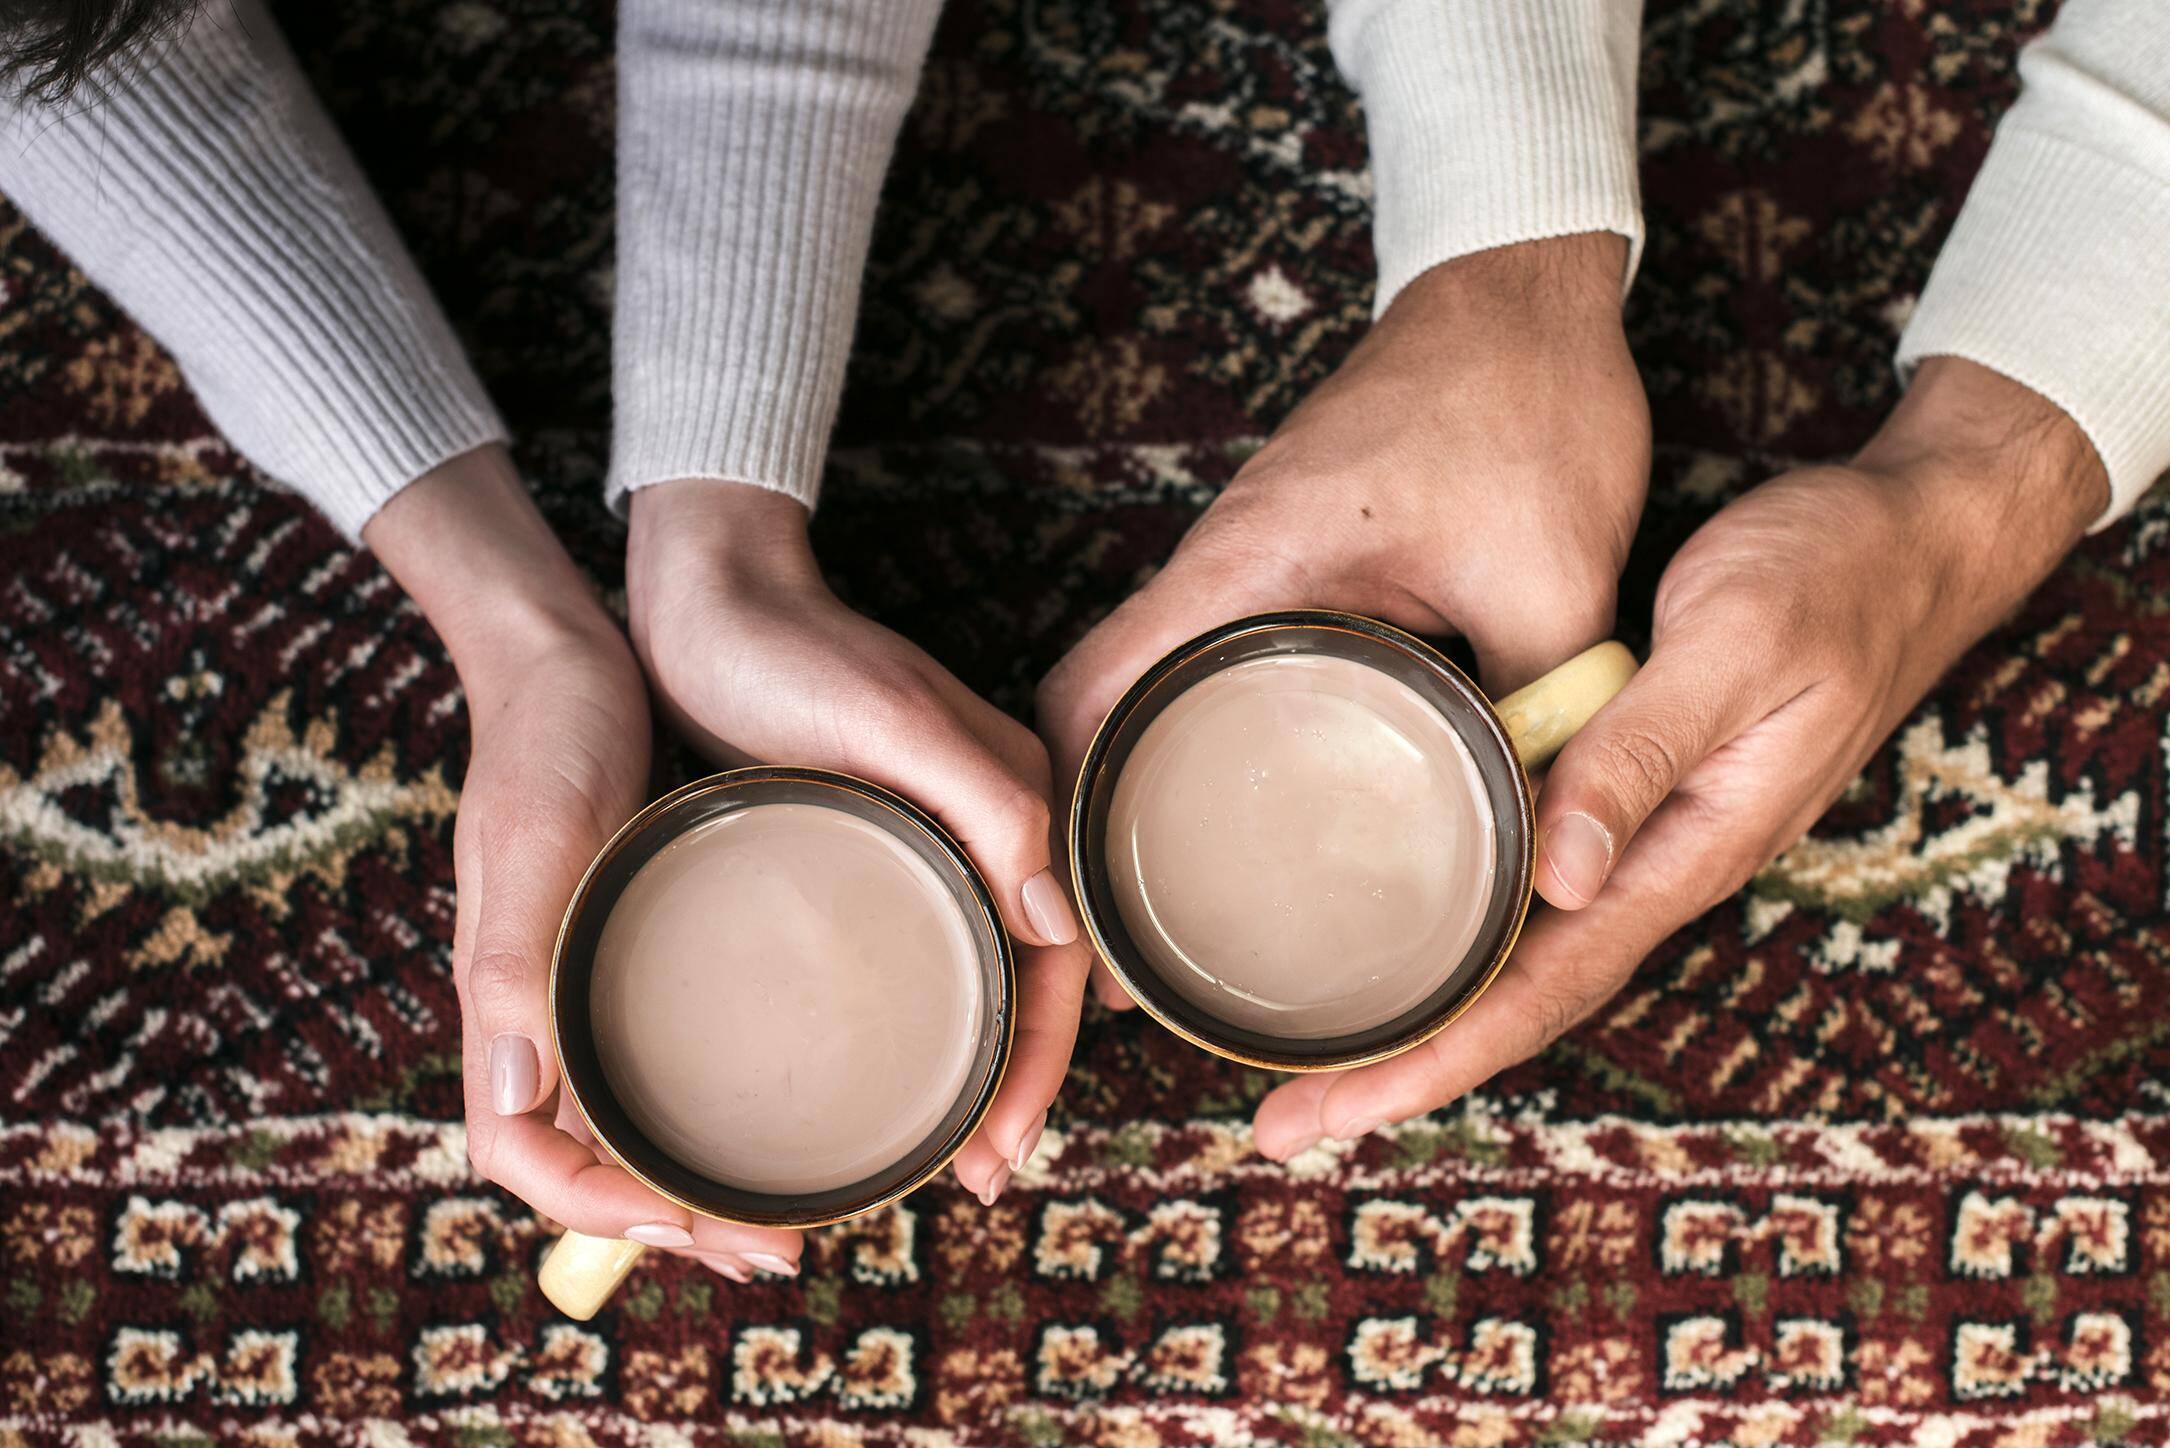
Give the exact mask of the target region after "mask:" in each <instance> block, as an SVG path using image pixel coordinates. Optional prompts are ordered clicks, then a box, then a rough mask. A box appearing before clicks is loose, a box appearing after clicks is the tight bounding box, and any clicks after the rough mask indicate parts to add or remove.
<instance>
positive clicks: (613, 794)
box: [363, 447, 799, 1282]
mask: <svg viewBox="0 0 2170 1448" xmlns="http://www.w3.org/2000/svg"><path fill="white" fill-rule="evenodd" d="M363 536H364V538H365V540H366V541H367V542H368V544H369V546H370V548H371V549H372V550H373V551H374V552H375V553H376V554H377V556H378V558H379V559H380V560H381V561H382V562H383V563H384V565H385V566H386V567H387V568H388V569H390V570H391V572H392V574H393V575H394V576H395V577H396V578H398V579H399V581H400V583H401V585H402V586H404V587H405V588H406V590H407V592H408V593H409V594H410V595H412V596H413V598H414V600H415V602H416V603H417V604H418V605H420V607H421V609H422V611H423V613H424V614H426V615H427V616H428V618H429V620H430V622H431V624H432V625H433V626H435V628H436V630H437V632H438V635H439V637H441V638H442V639H443V640H444V642H445V646H446V648H447V649H448V650H450V652H451V654H452V661H453V665H454V667H456V668H457V669H458V670H459V675H460V683H461V685H462V686H463V688H464V690H465V692H466V694H467V711H468V720H469V726H470V728H471V730H472V732H473V752H472V755H471V757H470V759H469V761H468V766H467V778H466V782H465V784H464V786H463V787H462V789H461V791H460V812H459V821H458V824H457V826H456V827H455V830H454V838H453V853H454V867H455V870H456V873H457V876H458V887H459V909H458V918H457V922H456V924H455V926H454V931H453V956H452V970H453V980H454V983H455V984H456V986H457V987H458V989H459V995H460V1016H461V1038H462V1058H463V1076H464V1082H465V1097H466V1105H467V1150H468V1156H469V1157H470V1159H471V1160H472V1161H473V1162H474V1165H475V1169H476V1170H477V1171H478V1172H480V1173H482V1175H484V1176H486V1177H488V1178H489V1179H490V1180H492V1181H494V1182H496V1183H498V1185H500V1186H502V1187H504V1188H506V1189H507V1190H509V1191H511V1192H512V1193H513V1194H514V1195H516V1196H518V1197H520V1198H521V1199H522V1200H524V1201H526V1202H527V1203H528V1204H529V1205H530V1206H532V1207H534V1208H535V1209H536V1210H537V1211H539V1212H541V1213H543V1214H544V1215H545V1216H548V1217H551V1218H554V1219H555V1220H557V1221H560V1222H563V1223H564V1224H565V1225H567V1226H569V1227H573V1228H575V1229H577V1230H579V1231H582V1232H587V1233H590V1234H592V1235H596V1236H604V1237H628V1238H631V1239H632V1240H634V1241H638V1242H643V1243H646V1244H647V1245H649V1246H652V1247H661V1248H664V1249H666V1250H670V1251H675V1252H680V1253H684V1254H686V1255H689V1256H694V1257H697V1258H699V1259H700V1260H701V1261H703V1262H705V1263H706V1264H707V1265H708V1266H710V1267H712V1268H714V1269H715V1270H716V1271H718V1272H720V1273H722V1274H723V1275H725V1276H727V1277H731V1278H734V1279H736V1280H738V1281H741V1282H744V1281H747V1280H749V1279H750V1276H751V1272H750V1268H753V1267H759V1268H762V1269H764V1270H767V1271H772V1272H781V1273H786V1274H789V1273H794V1272H796V1271H797V1270H798V1269H797V1266H796V1265H795V1264H796V1262H797V1259H798V1255H799V1239H798V1235H797V1234H796V1233H792V1232H778V1231H768V1230H763V1229H760V1228H751V1227H733V1226H725V1225H723V1224H721V1223H717V1222H712V1221H709V1220H707V1219H705V1218H699V1217H695V1216H694V1215H693V1214H692V1213H690V1212H688V1211H687V1210H686V1209H685V1208H683V1207H680V1206H678V1205H676V1204H675V1203H672V1202H669V1201H666V1200H665V1199H663V1198H662V1197H660V1196H658V1195H657V1194H655V1193H654V1192H652V1191H650V1190H649V1189H648V1188H646V1187H645V1186H642V1185H641V1184H640V1182H639V1181H637V1180H635V1179H634V1178H633V1177H632V1176H631V1175H630V1174H629V1173H627V1172H626V1171H624V1170H622V1169H621V1168H619V1167H617V1166H615V1165H612V1164H610V1163H609V1162H608V1161H605V1160H599V1159H598V1157H597V1155H596V1153H595V1151H594V1150H593V1146H592V1141H591V1139H590V1138H589V1137H588V1135H587V1132H586V1130H585V1128H584V1127H583V1125H582V1123H581V1121H580V1117H579V1114H578V1113H577V1112H576V1111H575V1110H574V1109H573V1108H572V1106H571V1104H570V1103H569V1102H568V1101H566V1100H565V1098H564V1096H563V1094H562V1093H561V1092H559V1090H558V1080H557V1061H556V1056H555V1052H554V1051H552V1049H551V1046H550V1041H551V1032H550V1002H549V982H550V957H551V951H552V949H553V946H554V943H555V941H556V939H557V932H558V923H559V921H560V920H561V919H562V918H563V917H564V914H565V906H566V903H567V901H568V900H570V899H571V897H572V893H573V889H574V887H575V886H576V885H577V884H578V883H579V881H580V877H581V875H582V874H583V873H584V872H585V871H586V869H587V867H588V862H589V860H591V859H592V858H593V857H594V855H595V852H596V851H597V850H598V849H600V848H601V847H602V845H603V843H604V842H605V841H606V840H608V839H609V838H610V836H611V834H612V833H614V832H615V831H616V830H617V828H618V826H619V825H620V824H622V823H624V822H625V820H626V819H627V818H629V817H630V816H631V815H632V814H633V812H634V811H635V810H636V809H638V808H639V807H640V805H641V804H642V803H643V801H644V800H645V798H646V794H647V788H648V752H649V724H648V702H647V691H646V689H645V688H644V687H643V685H642V683H641V677H640V671H639V670H638V669H637V668H635V667H634V664H633V657H632V654H631V652H630V651H629V650H628V649H627V648H626V643H625V639H624V636H623V635H621V634H620V633H619V631H618V629H617V627H616V625H614V624H613V623H612V622H611V620H610V618H609V617H608V616H607V615H606V614H604V612H603V610H602V608H601V607H600V606H599V605H598V604H597V603H596V602H595V599H594V597H593V595H592V594H591V592H590V590H589V588H588V585H587V582H586V580H585V579H583V578H582V577H581V576H580V574H579V572H578V570H576V569H575V568H574V567H573V563H572V560H571V559H569V558H568V557H566V555H565V552H564V550H563V549H562V548H560V547H559V545H558V542H557V539H556V538H555V537H554V536H552V534H551V532H550V529H549V526H548V525H547V524H545V523H544V522H543V520H542V516H541V515H540V514H539V513H537V512H536V511H535V508H534V505H533V504H532V503H531V502H530V501H529V499H528V497H527V494H526V492H525V491H524V490H523V489H522V488H521V486H520V482H519V479H518V477H517V476H516V475H515V473H514V471H513V468H512V463H511V461H510V459H508V458H507V457H506V456H505V453H504V451H503V450H502V449H500V448H495V447H491V448H483V449H479V450H477V451H475V452H471V453H467V454H465V455H463V456H462V457H459V458H456V459H454V460H453V461H452V462H450V463H447V464H445V465H444V466H443V467H440V468H438V469H437V470H436V471H434V472H432V473H430V474H429V475H428V476H426V477H424V478H422V479H421V480H419V481H417V482H416V483H414V484H413V485H412V486H410V487H408V488H407V489H405V490H404V491H403V492H401V493H400V494H399V495H398V496H397V497H395V498H393V499H392V501H391V502H390V503H388V504H387V505H386V506H385V508H384V510H383V511H382V512H380V513H379V514H378V515H377V516H376V517H375V518H374V519H372V520H371V522H370V524H369V526H368V527H367V528H366V529H365V530H364V534H363Z"/></svg>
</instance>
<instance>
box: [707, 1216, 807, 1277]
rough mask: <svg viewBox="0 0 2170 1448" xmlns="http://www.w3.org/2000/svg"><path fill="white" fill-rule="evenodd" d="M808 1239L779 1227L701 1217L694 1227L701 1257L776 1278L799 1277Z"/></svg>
mask: <svg viewBox="0 0 2170 1448" xmlns="http://www.w3.org/2000/svg"><path fill="white" fill-rule="evenodd" d="M805 1245H806V1243H805V1238H804V1236H803V1235H802V1234H800V1233H798V1232H792V1231H786V1230H784V1229H782V1228H779V1227H748V1226H742V1225H740V1224H739V1223H737V1222H718V1221H715V1220H713V1219H711V1218H708V1217H701V1218H698V1219H696V1220H695V1221H694V1223H693V1246H692V1247H691V1248H690V1249H689V1250H690V1251H691V1252H692V1253H693V1254H694V1255H696V1256H700V1257H727V1258H729V1259H731V1260H733V1261H735V1262H739V1263H741V1264H743V1265H745V1266H748V1267H751V1268H753V1269H755V1270H756V1271H760V1272H766V1273H769V1274H770V1275H772V1276H776V1277H796V1276H798V1275H799V1257H800V1254H801V1253H802V1252H803V1251H804V1250H805Z"/></svg>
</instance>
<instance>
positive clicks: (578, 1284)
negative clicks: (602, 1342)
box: [535, 1232, 648, 1322]
mask: <svg viewBox="0 0 2170 1448" xmlns="http://www.w3.org/2000/svg"><path fill="white" fill-rule="evenodd" d="M647 1250H648V1249H647V1248H646V1247H643V1246H642V1245H641V1244H640V1243H638V1242H628V1241H625V1240H623V1239H622V1238H618V1237H591V1236H589V1235H588V1234H587V1233H585V1232H567V1233H566V1234H565V1235H564V1236H562V1237H560V1238H558V1240H557V1242H556V1244H555V1245H553V1246H552V1247H551V1249H550V1255H549V1256H547V1257H545V1258H543V1264H542V1270H541V1271H539V1272H537V1273H536V1274H535V1282H536V1285H537V1286H539V1287H541V1288H542V1295H543V1296H545V1297H547V1298H549V1299H550V1305H551V1306H552V1307H555V1308H556V1309H557V1310H558V1311H560V1312H562V1313H564V1314H565V1315H566V1316H567V1317H570V1318H573V1319H575V1320H577V1321H580V1322H586V1321H587V1320H588V1319H589V1318H591V1317H593V1316H595V1314H596V1313H598V1312H600V1311H602V1310H603V1304H604V1303H606V1302H608V1301H610V1295H611V1294H612V1293H613V1292H616V1291H617V1290H618V1284H619V1283H621V1282H623V1281H625V1274H626V1273H628V1272H630V1271H632V1270H633V1264H634V1263H635V1262H638V1261H639V1260H640V1254H641V1253H643V1252H645V1251H647Z"/></svg>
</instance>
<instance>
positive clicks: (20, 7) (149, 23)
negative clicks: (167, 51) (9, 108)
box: [0, 0, 197, 104]
mask: <svg viewBox="0 0 2170 1448" xmlns="http://www.w3.org/2000/svg"><path fill="white" fill-rule="evenodd" d="M196 5H197V0H0V85H5V86H6V87H7V88H9V89H12V90H14V91H16V92H18V93H19V94H21V95H22V96H23V97H25V98H26V99H31V100H39V101H44V102H46V103H47V104H51V103H54V102H57V101H64V100H66V99H67V98H68V97H69V96H71V95H73V94H74V93H75V90H76V87H77V86H80V85H82V84H83V83H84V82H85V81H86V80H88V79H89V78H90V75H91V72H93V71H95V70H97V69H98V68H99V67H100V66H102V65H104V64H106V63H107V62H108V61H112V60H117V59H121V58H123V57H126V56H128V55H130V54H131V53H133V52H135V51H137V50H140V49H141V48H142V47H143V46H144V45H146V44H148V43H149V42H150V41H152V40H153V39H155V38H157V37H158V36H159V35H162V34H164V33H165V32H166V31H168V30H171V29H172V28H173V27H175V26H176V25H179V24H180V23H181V22H182V21H184V20H186V19H187V18H188V16H189V14H190V12H192V11H193V10H195V8H196Z"/></svg>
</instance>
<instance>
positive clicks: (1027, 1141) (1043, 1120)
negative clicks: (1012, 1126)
mask: <svg viewBox="0 0 2170 1448" xmlns="http://www.w3.org/2000/svg"><path fill="white" fill-rule="evenodd" d="M1045 1130H1047V1113H1046V1112H1045V1111H1043V1112H1041V1113H1040V1119H1039V1120H1038V1121H1035V1122H1033V1123H1032V1127H1031V1129H1030V1130H1028V1131H1027V1132H1026V1133H1025V1134H1024V1135H1023V1136H1020V1137H1019V1138H1017V1155H1015V1156H1013V1157H1011V1158H1010V1168H1011V1169H1012V1170H1013V1171H1023V1170H1024V1169H1025V1163H1026V1162H1028V1161H1031V1160H1032V1153H1033V1149H1034V1148H1035V1147H1037V1146H1039V1144H1040V1133H1041V1132H1043V1131H1045Z"/></svg>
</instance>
